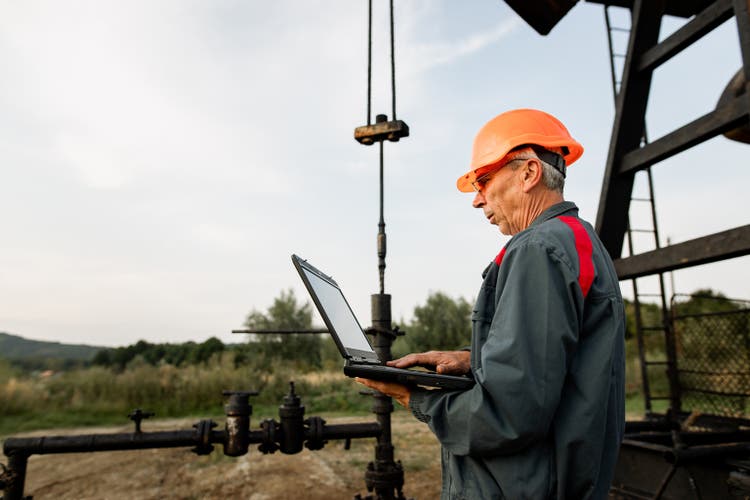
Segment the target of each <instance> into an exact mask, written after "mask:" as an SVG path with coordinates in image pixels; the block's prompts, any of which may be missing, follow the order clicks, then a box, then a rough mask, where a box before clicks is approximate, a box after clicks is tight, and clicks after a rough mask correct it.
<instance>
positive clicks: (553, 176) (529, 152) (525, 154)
mask: <svg viewBox="0 0 750 500" xmlns="http://www.w3.org/2000/svg"><path fill="white" fill-rule="evenodd" d="M549 150H550V151H552V152H553V153H557V154H559V155H561V156H562V151H561V150H560V148H549ZM507 158H508V160H506V161H511V160H513V159H516V158H536V159H537V160H539V163H541V165H542V184H544V187H546V188H547V189H549V190H550V191H557V192H558V193H560V194H563V189H564V188H565V177H563V174H562V173H560V172H559V171H558V170H557V169H556V168H555V167H553V166H552V165H550V164H549V163H547V162H546V161H544V160H542V159H540V158H539V157H538V156H537V155H536V153H535V152H534V150H533V149H532V148H531V147H525V148H520V149H516V150H514V151H511V152H510V153H508V156H507ZM509 166H510V168H511V170H518V168H519V167H520V166H521V165H520V164H515V163H511V164H510V165H509Z"/></svg>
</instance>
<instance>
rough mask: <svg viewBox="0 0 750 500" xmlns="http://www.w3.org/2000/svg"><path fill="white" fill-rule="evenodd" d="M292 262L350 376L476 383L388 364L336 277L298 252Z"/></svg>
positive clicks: (449, 385) (451, 385)
mask: <svg viewBox="0 0 750 500" xmlns="http://www.w3.org/2000/svg"><path fill="white" fill-rule="evenodd" d="M292 262H294V267H295V268H296V269H297V271H298V272H299V275H300V277H301V278H302V282H303V283H304V284H305V287H306V288H307V291H308V292H309V294H310V297H312V300H313V303H315V307H316V308H317V309H318V312H320V315H321V316H322V318H323V321H324V322H325V324H326V326H327V327H328V331H329V332H330V333H331V336H332V337H333V340H334V342H335V343H336V346H337V347H338V349H339V352H341V355H342V356H343V357H344V359H345V360H346V363H345V365H344V373H345V374H346V375H348V376H349V377H363V378H369V379H373V380H381V381H388V382H396V383H399V384H404V385H412V386H413V385H421V386H427V387H439V388H443V389H462V390H465V389H469V388H470V387H472V386H473V385H474V380H473V379H472V378H469V377H463V376H456V375H443V374H439V373H435V372H427V371H420V370H410V369H405V368H394V367H392V366H387V365H385V364H384V363H383V362H382V361H381V360H380V359H379V358H378V355H377V354H376V353H375V351H374V350H373V349H372V346H371V345H370V342H369V340H368V339H367V335H366V334H365V332H364V331H363V330H362V327H361V326H360V324H359V321H358V320H357V317H356V316H355V315H354V312H353V311H352V308H351V307H350V306H349V303H348V302H347V300H346V297H344V294H343V292H342V291H341V289H340V288H339V286H338V284H337V283H336V282H335V281H334V280H333V278H331V277H330V276H328V275H326V274H324V273H323V272H321V271H320V270H318V269H316V268H315V267H314V266H312V265H311V264H310V263H309V262H307V261H306V260H304V259H302V258H300V257H299V256H297V255H292Z"/></svg>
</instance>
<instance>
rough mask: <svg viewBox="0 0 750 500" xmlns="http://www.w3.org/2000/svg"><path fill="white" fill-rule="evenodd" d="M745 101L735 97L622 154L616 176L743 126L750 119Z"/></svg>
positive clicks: (636, 169) (743, 97)
mask: <svg viewBox="0 0 750 500" xmlns="http://www.w3.org/2000/svg"><path fill="white" fill-rule="evenodd" d="M748 102H749V101H748V98H747V96H745V95H741V96H739V97H735V98H734V99H733V100H732V101H731V102H730V103H729V104H727V105H726V106H722V107H721V108H719V109H716V110H714V111H712V112H710V113H708V114H706V115H704V116H702V117H700V118H698V119H697V120H694V121H692V122H690V123H688V124H687V125H685V126H683V127H680V128H679V129H677V130H675V131H674V132H671V133H669V134H667V135H665V136H663V137H660V138H659V139H657V140H655V141H652V142H650V143H649V144H646V145H644V146H643V147H641V148H639V149H635V150H633V151H630V152H629V153H626V154H625V155H624V156H623V157H622V161H621V163H620V167H619V173H620V174H626V173H630V172H635V171H638V170H642V169H644V168H646V167H648V166H650V165H653V164H654V163H657V162H660V161H662V160H665V159H667V158H669V157H671V156H674V155H676V154H678V153H680V152H682V151H685V150H686V149H689V148H691V147H693V146H695V145H696V144H700V143H701V142H704V141H707V140H708V139H711V138H713V137H716V136H717V135H719V134H723V133H724V132H727V131H729V130H732V129H734V128H737V127H739V126H741V125H743V124H745V123H747V122H748V120H750V109H748Z"/></svg>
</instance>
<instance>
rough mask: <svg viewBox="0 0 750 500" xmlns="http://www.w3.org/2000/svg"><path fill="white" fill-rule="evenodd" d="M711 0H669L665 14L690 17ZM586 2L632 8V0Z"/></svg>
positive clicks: (594, 0)
mask: <svg viewBox="0 0 750 500" xmlns="http://www.w3.org/2000/svg"><path fill="white" fill-rule="evenodd" d="M712 1H713V0H670V1H668V2H667V8H666V11H665V14H667V15H669V16H677V17H691V16H694V15H696V14H697V13H698V12H700V11H701V10H703V9H704V8H705V7H706V6H707V5H709V4H710V3H712ZM586 3H597V4H601V5H611V6H613V7H623V8H626V9H632V8H633V4H634V3H635V2H634V1H633V0H586Z"/></svg>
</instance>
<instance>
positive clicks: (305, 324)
mask: <svg viewBox="0 0 750 500" xmlns="http://www.w3.org/2000/svg"><path fill="white" fill-rule="evenodd" d="M244 324H245V326H246V327H247V328H249V329H253V330H265V331H268V332H279V331H291V330H309V329H311V328H312V327H313V324H312V307H311V306H310V304H309V303H305V304H300V303H298V302H297V298H296V297H295V295H294V291H293V290H292V289H289V290H282V291H281V293H280V295H279V296H278V297H276V298H275V299H274V300H273V303H272V304H271V306H270V307H269V308H268V310H267V311H266V312H265V313H262V312H260V311H257V310H255V309H253V310H252V311H251V312H250V314H248V316H247V319H246V320H245V323H244ZM321 345H322V341H321V338H320V337H319V336H318V335H313V334H298V333H284V334H282V333H264V334H252V335H251V337H250V341H249V342H248V348H249V349H250V350H251V353H248V354H249V356H259V357H262V358H264V359H265V360H267V361H268V362H271V361H285V362H288V361H291V362H293V363H295V364H297V365H298V366H300V365H307V366H312V367H320V364H321Z"/></svg>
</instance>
